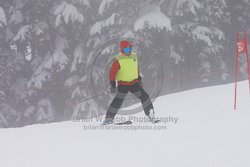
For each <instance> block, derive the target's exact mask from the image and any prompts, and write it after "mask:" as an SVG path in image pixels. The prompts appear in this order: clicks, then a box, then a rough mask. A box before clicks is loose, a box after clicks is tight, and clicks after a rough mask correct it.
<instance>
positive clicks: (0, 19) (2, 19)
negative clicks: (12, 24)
mask: <svg viewBox="0 0 250 167" xmlns="http://www.w3.org/2000/svg"><path fill="white" fill-rule="evenodd" d="M4 25H7V20H6V15H5V12H4V10H3V8H2V7H1V6H0V27H3V26H4Z"/></svg>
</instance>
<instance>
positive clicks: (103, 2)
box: [98, 0, 114, 14]
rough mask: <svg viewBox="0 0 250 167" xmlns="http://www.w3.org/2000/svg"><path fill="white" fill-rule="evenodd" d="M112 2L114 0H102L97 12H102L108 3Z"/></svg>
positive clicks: (107, 6)
mask: <svg viewBox="0 0 250 167" xmlns="http://www.w3.org/2000/svg"><path fill="white" fill-rule="evenodd" d="M112 2H114V0H102V2H101V3H100V6H99V10H98V12H99V14H103V13H104V12H105V10H106V9H108V8H109V6H110V3H112Z"/></svg>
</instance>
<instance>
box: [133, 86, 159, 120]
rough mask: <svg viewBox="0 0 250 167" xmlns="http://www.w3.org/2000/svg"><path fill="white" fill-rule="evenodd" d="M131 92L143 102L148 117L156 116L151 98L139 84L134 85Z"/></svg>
mask: <svg viewBox="0 0 250 167" xmlns="http://www.w3.org/2000/svg"><path fill="white" fill-rule="evenodd" d="M130 91H131V93H133V94H134V95H135V96H136V97H137V98H139V99H140V100H141V103H142V107H143V110H144V112H145V114H146V115H147V116H149V115H150V114H154V107H153V104H152V102H151V100H150V97H149V95H148V94H147V92H146V91H145V90H144V89H143V88H142V87H141V85H140V84H139V83H136V84H134V85H132V86H131V89H130Z"/></svg>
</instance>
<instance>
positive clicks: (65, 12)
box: [54, 1, 84, 27]
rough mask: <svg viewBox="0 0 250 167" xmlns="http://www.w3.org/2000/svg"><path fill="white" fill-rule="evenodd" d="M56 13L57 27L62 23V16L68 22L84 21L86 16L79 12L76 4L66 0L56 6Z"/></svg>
mask: <svg viewBox="0 0 250 167" xmlns="http://www.w3.org/2000/svg"><path fill="white" fill-rule="evenodd" d="M54 15H55V16H56V21H55V27H58V26H59V25H61V24H62V21H61V19H62V17H63V18H64V21H65V23H66V24H68V22H69V21H72V22H75V21H78V22H80V23H82V22H83V20H84V16H83V15H82V14H81V13H79V12H78V10H77V9H76V7H75V6H74V5H72V4H68V3H67V2H65V1H63V2H62V3H61V4H60V5H59V6H57V7H56V9H55V11H54Z"/></svg>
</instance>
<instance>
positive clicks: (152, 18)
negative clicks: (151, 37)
mask: <svg viewBox="0 0 250 167" xmlns="http://www.w3.org/2000/svg"><path fill="white" fill-rule="evenodd" d="M154 9H155V10H152V11H149V12H147V13H145V14H144V15H142V16H141V17H139V18H138V19H137V20H136V21H135V23H134V30H135V31H139V30H142V29H144V28H145V24H146V25H147V26H148V27H149V28H157V29H163V28H166V30H167V31H171V30H172V28H171V20H170V19H169V18H168V17H167V16H166V15H165V14H163V13H162V12H161V11H160V8H159V7H158V8H156V7H154Z"/></svg>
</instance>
